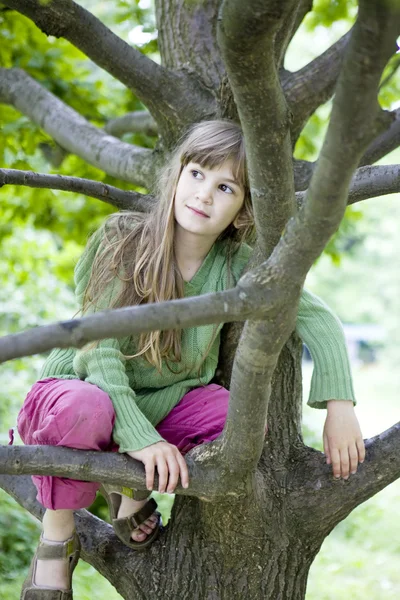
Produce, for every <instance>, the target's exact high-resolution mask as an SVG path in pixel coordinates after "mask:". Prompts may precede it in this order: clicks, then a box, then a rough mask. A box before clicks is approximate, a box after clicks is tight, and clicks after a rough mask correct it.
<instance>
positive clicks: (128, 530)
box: [100, 484, 161, 551]
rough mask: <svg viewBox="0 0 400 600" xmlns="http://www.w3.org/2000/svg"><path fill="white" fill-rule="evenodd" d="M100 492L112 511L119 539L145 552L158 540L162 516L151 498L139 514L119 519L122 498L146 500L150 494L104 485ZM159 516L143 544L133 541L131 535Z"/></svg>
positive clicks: (111, 514)
mask: <svg viewBox="0 0 400 600" xmlns="http://www.w3.org/2000/svg"><path fill="white" fill-rule="evenodd" d="M100 492H101V493H102V494H103V496H104V498H105V499H106V500H107V504H108V508H109V510H110V517H111V522H112V526H113V527H114V531H115V533H116V535H117V536H118V537H119V539H120V540H121V542H123V543H124V544H125V545H126V546H129V548H132V549H133V550H137V551H138V550H139V551H140V550H145V548H147V547H148V546H150V544H152V543H153V542H154V540H156V539H157V537H158V534H159V533H160V528H161V515H160V513H159V512H158V511H157V502H156V501H155V500H154V499H153V498H150V500H149V501H148V502H146V504H145V505H144V506H143V507H142V508H141V509H140V510H138V511H137V512H135V513H132V514H131V515H128V516H127V517H123V518H120V519H119V518H118V517H117V515H118V511H119V507H120V506H121V497H122V496H128V498H132V499H135V500H144V499H145V498H147V497H148V492H137V491H135V490H132V489H130V488H126V487H122V486H115V485H108V484H103V485H102V486H101V488H100ZM153 513H156V515H157V523H156V526H155V528H154V529H153V531H152V532H151V533H149V534H148V536H147V538H146V539H145V540H143V542H135V540H133V539H132V537H131V534H132V531H133V530H134V529H137V528H138V527H139V525H141V524H142V523H144V522H145V521H147V519H148V518H149V517H150V516H151V515H152V514H153Z"/></svg>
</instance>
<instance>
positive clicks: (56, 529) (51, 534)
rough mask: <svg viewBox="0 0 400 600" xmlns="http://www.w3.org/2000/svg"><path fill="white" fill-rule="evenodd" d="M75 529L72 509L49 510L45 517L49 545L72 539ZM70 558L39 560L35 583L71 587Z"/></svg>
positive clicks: (44, 532)
mask: <svg viewBox="0 0 400 600" xmlns="http://www.w3.org/2000/svg"><path fill="white" fill-rule="evenodd" d="M74 531H75V523H74V518H73V513H72V511H69V510H58V511H52V510H47V511H46V513H45V515H44V518H43V541H44V542H46V543H47V544H48V545H49V546H52V545H54V546H56V545H57V543H58V544H59V543H60V542H65V541H66V540H68V539H70V538H71V537H72V535H73V533H74ZM69 572H70V569H69V559H68V558H65V559H64V558H63V559H57V560H53V559H49V560H39V559H38V560H37V562H36V572H35V576H34V583H35V585H37V586H48V587H54V588H56V589H61V590H66V589H69Z"/></svg>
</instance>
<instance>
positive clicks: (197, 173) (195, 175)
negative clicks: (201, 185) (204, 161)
mask: <svg viewBox="0 0 400 600" xmlns="http://www.w3.org/2000/svg"><path fill="white" fill-rule="evenodd" d="M190 172H191V174H192V175H193V177H194V178H195V179H198V178H197V175H201V173H200V171H196V169H192V170H191V171H190Z"/></svg>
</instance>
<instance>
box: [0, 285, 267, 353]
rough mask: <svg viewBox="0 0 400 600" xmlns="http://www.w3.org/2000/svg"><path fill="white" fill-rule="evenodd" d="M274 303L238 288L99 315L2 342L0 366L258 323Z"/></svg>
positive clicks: (256, 290)
mask: <svg viewBox="0 0 400 600" xmlns="http://www.w3.org/2000/svg"><path fill="white" fill-rule="evenodd" d="M270 300H271V302H270ZM273 302H274V298H273V296H272V297H271V298H269V296H268V291H266V290H263V289H262V288H261V287H258V288H257V287H254V289H246V290H245V291H244V290H243V289H242V288H241V285H240V282H239V283H238V285H237V286H236V287H235V288H234V289H229V290H226V291H224V292H217V293H215V294H203V295H201V296H194V297H192V298H183V299H180V300H170V301H168V302H158V303H154V304H145V305H139V306H134V307H127V308H119V309H116V310H106V311H101V312H97V313H95V314H92V315H90V316H87V317H82V318H81V319H74V320H70V321H61V322H59V323H55V324H52V325H45V326H43V327H36V328H33V329H30V330H28V331H25V332H22V333H17V334H13V335H8V336H4V337H2V338H0V363H1V362H4V361H7V360H10V359H12V358H18V357H21V356H28V355H31V354H36V353H39V352H45V351H46V350H50V349H51V348H69V347H75V348H80V347H82V346H84V345H85V344H87V343H88V342H90V341H93V340H100V339H105V338H110V337H115V338H123V337H126V335H137V334H139V333H143V332H147V331H157V330H167V329H175V328H178V329H181V328H183V327H191V326H193V325H208V324H210V323H224V322H229V321H235V320H242V319H247V318H248V317H249V316H250V315H251V316H254V317H256V318H257V317H259V318H261V317H263V316H265V315H266V314H267V313H268V310H269V309H270V308H271V306H273Z"/></svg>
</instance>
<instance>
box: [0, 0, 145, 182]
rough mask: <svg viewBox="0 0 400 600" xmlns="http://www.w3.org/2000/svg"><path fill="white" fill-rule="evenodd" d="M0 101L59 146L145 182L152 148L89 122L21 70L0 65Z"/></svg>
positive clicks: (120, 175) (105, 168) (112, 171)
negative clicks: (16, 110)
mask: <svg viewBox="0 0 400 600" xmlns="http://www.w3.org/2000/svg"><path fill="white" fill-rule="evenodd" d="M50 4H52V3H46V6H48V5H50ZM0 102H4V103H7V104H12V105H13V106H15V108H17V109H18V110H19V111H21V112H22V113H23V114H24V115H26V116H28V117H29V118H30V119H32V121H34V122H35V123H37V124H38V125H40V127H42V128H43V129H44V131H46V132H47V133H48V134H49V135H50V136H51V137H52V138H53V139H54V140H56V142H57V143H59V144H60V146H62V147H63V148H65V149H66V150H68V151H69V152H72V153H73V154H77V155H78V156H80V157H81V158H83V159H84V160H87V161H88V162H89V163H90V164H92V165H94V166H96V167H98V168H99V169H102V170H103V171H105V172H106V173H108V174H109V175H113V176H114V177H118V178H119V179H123V180H125V181H131V182H133V183H137V184H139V185H142V186H146V185H147V184H148V181H149V177H150V174H151V168H152V150H150V149H147V148H139V147H137V146H133V145H131V144H126V143H125V142H121V141H120V140H118V139H117V138H114V137H112V136H110V135H107V134H105V133H104V131H102V130H101V129H97V127H94V126H93V125H90V123H88V121H86V119H84V118H83V117H82V116H81V115H79V114H78V113H77V112H75V111H74V110H73V109H72V108H70V107H69V106H67V105H65V104H64V103H63V102H62V101H61V100H59V99H58V98H57V97H56V96H54V95H53V94H52V93H51V92H48V91H47V90H46V89H45V88H43V87H42V86H41V85H39V84H38V83H37V82H36V81H35V80H34V79H32V78H31V77H29V75H27V74H26V73H25V72H24V71H22V70H21V69H1V68H0Z"/></svg>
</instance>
